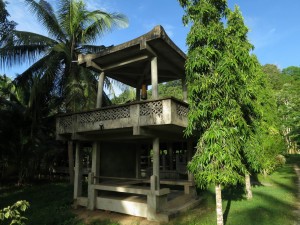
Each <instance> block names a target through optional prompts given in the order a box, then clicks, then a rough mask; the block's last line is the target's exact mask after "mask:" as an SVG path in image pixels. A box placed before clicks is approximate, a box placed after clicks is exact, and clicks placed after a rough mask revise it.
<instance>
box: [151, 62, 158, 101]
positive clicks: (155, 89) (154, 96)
mask: <svg viewBox="0 0 300 225" xmlns="http://www.w3.org/2000/svg"><path fill="white" fill-rule="evenodd" d="M151 85H152V99H153V100H155V99H158V69H157V57H153V58H152V60H151Z"/></svg>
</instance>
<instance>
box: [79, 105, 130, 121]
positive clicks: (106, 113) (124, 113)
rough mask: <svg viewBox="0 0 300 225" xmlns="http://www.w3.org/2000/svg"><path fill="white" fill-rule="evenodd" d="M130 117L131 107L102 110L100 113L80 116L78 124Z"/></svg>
mask: <svg viewBox="0 0 300 225" xmlns="http://www.w3.org/2000/svg"><path fill="white" fill-rule="evenodd" d="M129 117H130V107H129V106H124V107H120V108H112V109H102V110H99V111H94V112H88V113H82V114H78V123H79V124H85V123H95V122H100V121H105V120H115V119H121V118H129Z"/></svg>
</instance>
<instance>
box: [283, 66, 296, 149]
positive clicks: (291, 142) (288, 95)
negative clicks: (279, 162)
mask: <svg viewBox="0 0 300 225" xmlns="http://www.w3.org/2000/svg"><path fill="white" fill-rule="evenodd" d="M282 76H283V77H284V84H283V86H282V89H281V90H280V91H279V92H278V110H279V113H280V117H281V122H282V123H281V125H282V128H281V129H282V131H283V134H284V136H285V139H286V143H287V145H288V153H293V154H295V153H298V152H299V146H300V113H299V112H300V89H299V86H300V67H295V66H291V67H287V68H285V69H283V70H282Z"/></svg>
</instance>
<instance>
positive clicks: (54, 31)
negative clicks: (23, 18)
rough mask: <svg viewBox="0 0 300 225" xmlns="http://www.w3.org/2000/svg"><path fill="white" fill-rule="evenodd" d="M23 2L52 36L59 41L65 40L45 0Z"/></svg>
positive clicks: (51, 9)
mask: <svg viewBox="0 0 300 225" xmlns="http://www.w3.org/2000/svg"><path fill="white" fill-rule="evenodd" d="M25 2H26V3H27V5H28V6H29V8H30V10H31V12H32V13H34V14H35V15H36V16H37V18H38V20H39V21H41V22H42V24H43V25H44V27H45V28H46V30H47V31H48V32H49V34H50V35H51V36H52V37H54V38H56V39H57V40H60V41H65V40H66V35H65V33H64V32H63V30H62V29H61V27H60V25H59V23H58V20H57V18H56V16H55V14H54V12H53V8H52V7H51V5H50V4H49V3H48V2H47V1H45V0H41V1H40V2H39V3H37V2H36V1H34V0H25Z"/></svg>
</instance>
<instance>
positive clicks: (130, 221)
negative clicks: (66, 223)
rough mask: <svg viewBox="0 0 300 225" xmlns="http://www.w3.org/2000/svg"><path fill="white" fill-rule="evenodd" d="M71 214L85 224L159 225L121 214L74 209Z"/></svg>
mask: <svg viewBox="0 0 300 225" xmlns="http://www.w3.org/2000/svg"><path fill="white" fill-rule="evenodd" d="M73 213H75V214H76V215H77V217H78V218H79V219H82V220H83V221H84V222H85V223H89V222H91V221H93V220H110V221H115V222H118V223H120V224H121V225H159V224H160V223H158V222H152V221H148V220H147V219H146V218H141V217H136V216H129V215H125V214H121V213H115V212H110V211H103V210H94V211H90V210H87V209H84V208H79V209H74V210H73Z"/></svg>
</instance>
